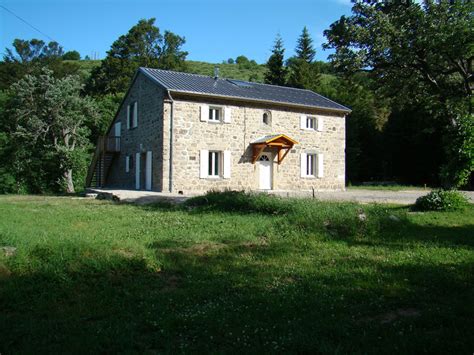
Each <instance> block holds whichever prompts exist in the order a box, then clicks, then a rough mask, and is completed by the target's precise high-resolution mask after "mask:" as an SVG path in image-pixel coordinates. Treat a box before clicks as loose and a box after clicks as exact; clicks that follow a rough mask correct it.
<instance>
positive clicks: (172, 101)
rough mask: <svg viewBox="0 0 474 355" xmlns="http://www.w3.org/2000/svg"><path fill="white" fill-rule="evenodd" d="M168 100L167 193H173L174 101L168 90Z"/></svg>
mask: <svg viewBox="0 0 474 355" xmlns="http://www.w3.org/2000/svg"><path fill="white" fill-rule="evenodd" d="M168 98H169V99H170V104H171V107H170V166H169V192H173V109H174V100H173V97H172V96H171V92H170V91H169V90H168Z"/></svg>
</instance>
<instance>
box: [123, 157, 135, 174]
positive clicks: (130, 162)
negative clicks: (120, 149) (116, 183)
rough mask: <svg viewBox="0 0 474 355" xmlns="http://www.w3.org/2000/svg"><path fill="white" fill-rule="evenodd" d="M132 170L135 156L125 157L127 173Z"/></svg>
mask: <svg viewBox="0 0 474 355" xmlns="http://www.w3.org/2000/svg"><path fill="white" fill-rule="evenodd" d="M130 170H133V155H127V156H125V172H126V173H129V172H130Z"/></svg>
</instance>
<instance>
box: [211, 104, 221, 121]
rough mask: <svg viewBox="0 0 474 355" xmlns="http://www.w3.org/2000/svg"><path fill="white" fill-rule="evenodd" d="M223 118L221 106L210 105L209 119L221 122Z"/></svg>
mask: <svg viewBox="0 0 474 355" xmlns="http://www.w3.org/2000/svg"><path fill="white" fill-rule="evenodd" d="M221 120H222V108H221V107H209V121H211V122H220V121H221Z"/></svg>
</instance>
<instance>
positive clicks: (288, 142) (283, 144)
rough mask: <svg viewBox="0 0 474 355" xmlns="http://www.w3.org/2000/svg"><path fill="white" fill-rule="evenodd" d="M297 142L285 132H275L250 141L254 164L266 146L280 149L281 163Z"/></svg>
mask: <svg viewBox="0 0 474 355" xmlns="http://www.w3.org/2000/svg"><path fill="white" fill-rule="evenodd" d="M295 144H298V142H297V141H295V140H293V139H291V138H290V137H288V136H285V135H284V134H274V135H271V136H265V137H262V138H259V139H256V140H254V141H253V142H251V143H250V145H251V146H252V164H255V162H256V161H257V160H258V158H259V157H260V155H261V154H262V152H263V150H264V149H265V148H275V149H277V151H278V165H280V164H281V162H282V161H283V159H285V157H286V155H287V154H288V152H289V151H290V150H291V148H293V146H294V145H295Z"/></svg>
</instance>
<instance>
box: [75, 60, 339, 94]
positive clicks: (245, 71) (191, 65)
mask: <svg viewBox="0 0 474 355" xmlns="http://www.w3.org/2000/svg"><path fill="white" fill-rule="evenodd" d="M71 62H74V63H78V64H79V66H80V73H81V76H83V77H84V78H86V77H88V76H89V75H90V73H91V71H92V70H93V69H94V68H96V67H98V66H99V65H100V62H101V61H100V60H81V61H71ZM186 65H187V70H186V71H187V72H188V73H193V74H200V75H209V76H212V75H214V67H215V66H218V67H219V75H220V77H222V78H229V79H238V80H246V81H254V82H257V83H263V81H264V76H265V70H266V69H265V66H264V65H263V64H257V65H255V64H253V65H252V64H247V65H239V64H228V63H208V62H201V61H194V60H188V61H186ZM335 79H336V78H335V76H334V75H331V74H321V84H322V85H321V86H322V88H326V87H330V86H331V83H332V82H333V81H334V80H335ZM323 91H324V93H323V94H327V92H326V91H328V90H327V88H326V89H323ZM329 91H331V90H329Z"/></svg>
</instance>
